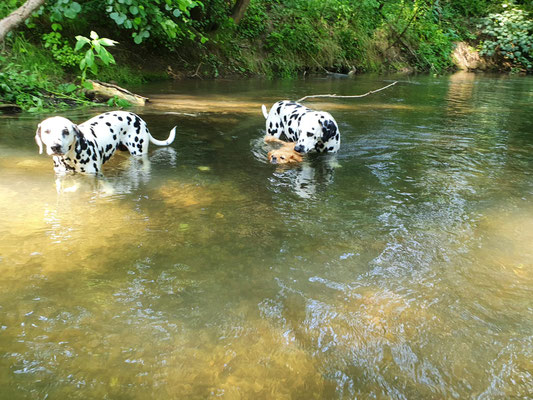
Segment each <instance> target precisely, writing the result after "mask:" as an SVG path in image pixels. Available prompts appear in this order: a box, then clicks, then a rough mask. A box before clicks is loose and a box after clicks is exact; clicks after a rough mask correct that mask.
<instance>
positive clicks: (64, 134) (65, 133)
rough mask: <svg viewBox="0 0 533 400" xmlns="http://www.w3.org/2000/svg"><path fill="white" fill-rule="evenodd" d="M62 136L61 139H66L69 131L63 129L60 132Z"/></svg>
mask: <svg viewBox="0 0 533 400" xmlns="http://www.w3.org/2000/svg"><path fill="white" fill-rule="evenodd" d="M61 133H62V134H63V137H67V136H68V134H69V131H68V129H67V128H65V129H63V131H62V132H61Z"/></svg>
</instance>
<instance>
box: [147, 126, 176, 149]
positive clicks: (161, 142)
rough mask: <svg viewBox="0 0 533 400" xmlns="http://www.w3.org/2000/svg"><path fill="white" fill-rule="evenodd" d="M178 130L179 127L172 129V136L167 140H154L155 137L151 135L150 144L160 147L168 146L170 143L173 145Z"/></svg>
mask: <svg viewBox="0 0 533 400" xmlns="http://www.w3.org/2000/svg"><path fill="white" fill-rule="evenodd" d="M176 128H177V126H175V127H174V128H172V130H171V131H170V135H169V136H168V139H167V140H157V139H154V137H153V136H152V135H151V134H150V133H149V135H150V142H152V143H153V144H156V145H158V146H168V145H169V144H170V143H172V142H173V141H174V138H175V137H176Z"/></svg>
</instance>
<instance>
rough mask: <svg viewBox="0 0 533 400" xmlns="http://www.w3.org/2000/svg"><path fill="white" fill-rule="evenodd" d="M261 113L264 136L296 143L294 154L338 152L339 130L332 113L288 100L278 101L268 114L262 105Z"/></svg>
mask: <svg viewBox="0 0 533 400" xmlns="http://www.w3.org/2000/svg"><path fill="white" fill-rule="evenodd" d="M262 110H263V115H264V116H265V118H266V133H267V135H272V136H274V137H276V138H278V139H279V138H280V136H281V135H284V136H285V138H286V139H287V140H288V141H289V142H296V146H295V147H294V150H295V151H296V152H298V153H301V154H305V153H309V152H311V151H316V152H319V153H325V152H329V153H336V152H337V151H338V150H339V147H340V143H341V141H340V132H339V127H338V126H337V123H336V122H335V119H333V117H332V116H331V114H329V113H327V112H323V111H315V110H311V109H310V108H307V107H305V106H303V105H301V104H299V103H296V102H294V101H289V100H282V101H278V102H277V103H275V104H274V105H273V106H272V108H271V109H270V112H268V113H267V109H266V107H265V106H264V105H263V106H262Z"/></svg>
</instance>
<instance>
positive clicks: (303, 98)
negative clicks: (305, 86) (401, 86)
mask: <svg viewBox="0 0 533 400" xmlns="http://www.w3.org/2000/svg"><path fill="white" fill-rule="evenodd" d="M397 83H398V81H394V82H392V83H391V84H389V85H387V86H384V87H382V88H381V89H376V90H371V91H370V92H367V93H365V94H356V95H352V96H338V95H336V94H315V95H310V96H305V97H302V98H301V99H298V100H296V101H297V102H298V103H299V102H301V101H304V100H305V99H310V98H312V97H336V98H339V99H355V98H358V97H365V96H368V95H369V94H373V93H377V92H380V91H382V90H385V89H387V88H389V87H391V86H394V85H396V84H397Z"/></svg>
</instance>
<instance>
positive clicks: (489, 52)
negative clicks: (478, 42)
mask: <svg viewBox="0 0 533 400" xmlns="http://www.w3.org/2000/svg"><path fill="white" fill-rule="evenodd" d="M504 8H505V11H504V12H502V13H498V14H490V15H489V16H488V17H486V18H484V19H483V22H482V25H481V27H482V28H483V34H485V35H486V36H487V39H486V40H485V41H484V42H483V44H482V46H481V52H480V53H481V54H482V55H486V56H488V57H496V58H497V57H502V58H503V59H504V60H505V61H507V62H508V63H509V64H510V65H511V66H512V67H513V68H518V69H526V70H528V71H531V70H532V69H533V21H532V20H531V19H530V18H528V17H527V14H526V13H525V12H524V11H523V10H520V9H519V8H516V7H512V8H510V9H508V6H507V5H506V4H504Z"/></svg>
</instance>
